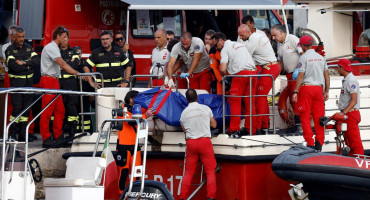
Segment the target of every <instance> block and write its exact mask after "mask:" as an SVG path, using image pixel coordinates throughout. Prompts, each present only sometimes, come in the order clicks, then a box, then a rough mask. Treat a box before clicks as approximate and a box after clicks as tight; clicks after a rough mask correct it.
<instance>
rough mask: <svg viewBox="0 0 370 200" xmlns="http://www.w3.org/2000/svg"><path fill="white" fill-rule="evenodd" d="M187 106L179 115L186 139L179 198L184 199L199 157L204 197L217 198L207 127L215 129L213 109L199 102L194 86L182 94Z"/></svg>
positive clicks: (212, 154)
mask: <svg viewBox="0 0 370 200" xmlns="http://www.w3.org/2000/svg"><path fill="white" fill-rule="evenodd" d="M185 95H186V100H187V101H188V103H189V105H188V107H186V108H185V109H184V110H183V111H182V113H181V117H180V123H181V127H182V130H183V131H184V133H185V140H186V155H185V156H186V161H185V175H184V178H183V179H182V183H181V192H180V199H187V198H188V196H189V192H190V191H189V190H190V185H191V181H192V179H193V176H194V173H195V169H196V167H197V163H198V160H199V159H200V160H201V162H202V164H203V167H204V172H205V174H206V176H207V199H208V200H211V199H215V198H216V190H217V186H216V172H215V170H216V159H215V154H214V152H213V146H212V142H211V130H210V127H212V128H216V127H217V122H216V120H215V118H214V117H213V114H212V110H211V109H210V108H209V107H208V106H205V105H202V104H198V102H197V99H198V95H197V92H196V91H195V90H194V89H188V90H187V91H186V93H185Z"/></svg>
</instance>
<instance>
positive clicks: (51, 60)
mask: <svg viewBox="0 0 370 200" xmlns="http://www.w3.org/2000/svg"><path fill="white" fill-rule="evenodd" d="M68 35H69V32H68V30H67V29H66V28H64V27H62V26H58V27H57V28H56V29H55V30H54V32H53V41H52V42H50V43H49V44H47V45H46V46H45V47H44V49H43V50H42V53H41V80H40V86H41V87H42V88H49V89H60V85H59V80H58V78H59V76H60V74H61V73H60V72H61V70H60V68H62V69H63V70H64V71H66V72H68V73H69V74H72V75H77V74H78V71H76V70H74V69H73V68H72V67H71V66H69V65H68V64H67V63H66V62H65V61H64V60H63V58H62V56H61V54H60V49H59V45H60V44H62V43H63V42H65V41H66V40H67V38H68ZM54 97H55V95H53V94H48V95H44V96H43V97H42V108H45V106H46V105H47V104H49V103H50V101H51V100H52V99H53V98H54ZM53 113H54V123H53V132H54V135H51V133H50V130H49V122H50V118H51V116H52V114H53ZM64 113H65V110H64V104H63V100H62V97H61V96H60V97H58V98H57V99H56V100H55V101H54V102H53V103H52V104H51V105H50V106H49V107H48V108H47V109H46V110H45V111H44V112H43V113H42V114H41V118H40V134H41V136H42V140H43V142H42V147H43V148H47V147H51V146H53V145H54V140H55V139H56V140H57V142H61V141H60V140H62V139H63V138H62V137H60V136H61V135H62V133H63V130H62V127H63V119H64Z"/></svg>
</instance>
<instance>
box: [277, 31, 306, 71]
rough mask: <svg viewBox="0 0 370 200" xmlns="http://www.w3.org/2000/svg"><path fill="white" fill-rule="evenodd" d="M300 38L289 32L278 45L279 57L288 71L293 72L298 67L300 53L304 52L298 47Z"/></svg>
mask: <svg viewBox="0 0 370 200" xmlns="http://www.w3.org/2000/svg"><path fill="white" fill-rule="evenodd" d="M298 43H299V38H298V37H297V36H295V35H292V34H289V35H287V36H286V37H285V41H284V43H282V44H280V43H279V45H278V59H279V60H282V61H283V63H284V69H285V71H286V72H287V73H293V72H294V70H295V69H296V68H297V65H298V59H299V56H300V53H301V52H303V50H302V48H301V47H298V46H297V45H298Z"/></svg>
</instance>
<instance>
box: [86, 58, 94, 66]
mask: <svg viewBox="0 0 370 200" xmlns="http://www.w3.org/2000/svg"><path fill="white" fill-rule="evenodd" d="M86 62H87V63H89V65H91V66H94V65H95V63H93V62H92V61H91V60H90V59H87V60H86Z"/></svg>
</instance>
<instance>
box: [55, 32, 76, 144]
mask: <svg viewBox="0 0 370 200" xmlns="http://www.w3.org/2000/svg"><path fill="white" fill-rule="evenodd" d="M68 41H69V37H67V39H66V40H65V41H63V42H62V43H61V44H60V46H59V48H60V54H61V56H62V58H63V60H64V61H65V62H66V63H67V64H68V65H69V66H71V67H72V68H73V69H74V70H76V71H79V69H78V64H79V62H80V58H79V56H78V52H77V50H75V49H73V48H71V47H70V46H69V44H68ZM59 84H60V89H63V90H72V91H79V87H78V85H77V77H76V75H73V74H70V73H68V72H66V71H64V70H62V71H61V73H60V76H59ZM78 98H79V97H78V96H76V95H64V96H63V103H64V107H65V119H64V121H65V122H64V127H63V129H64V130H65V131H68V133H69V137H74V134H75V132H76V131H77V126H78V124H79V117H78ZM62 138H64V135H63V134H62V135H61V139H62Z"/></svg>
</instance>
